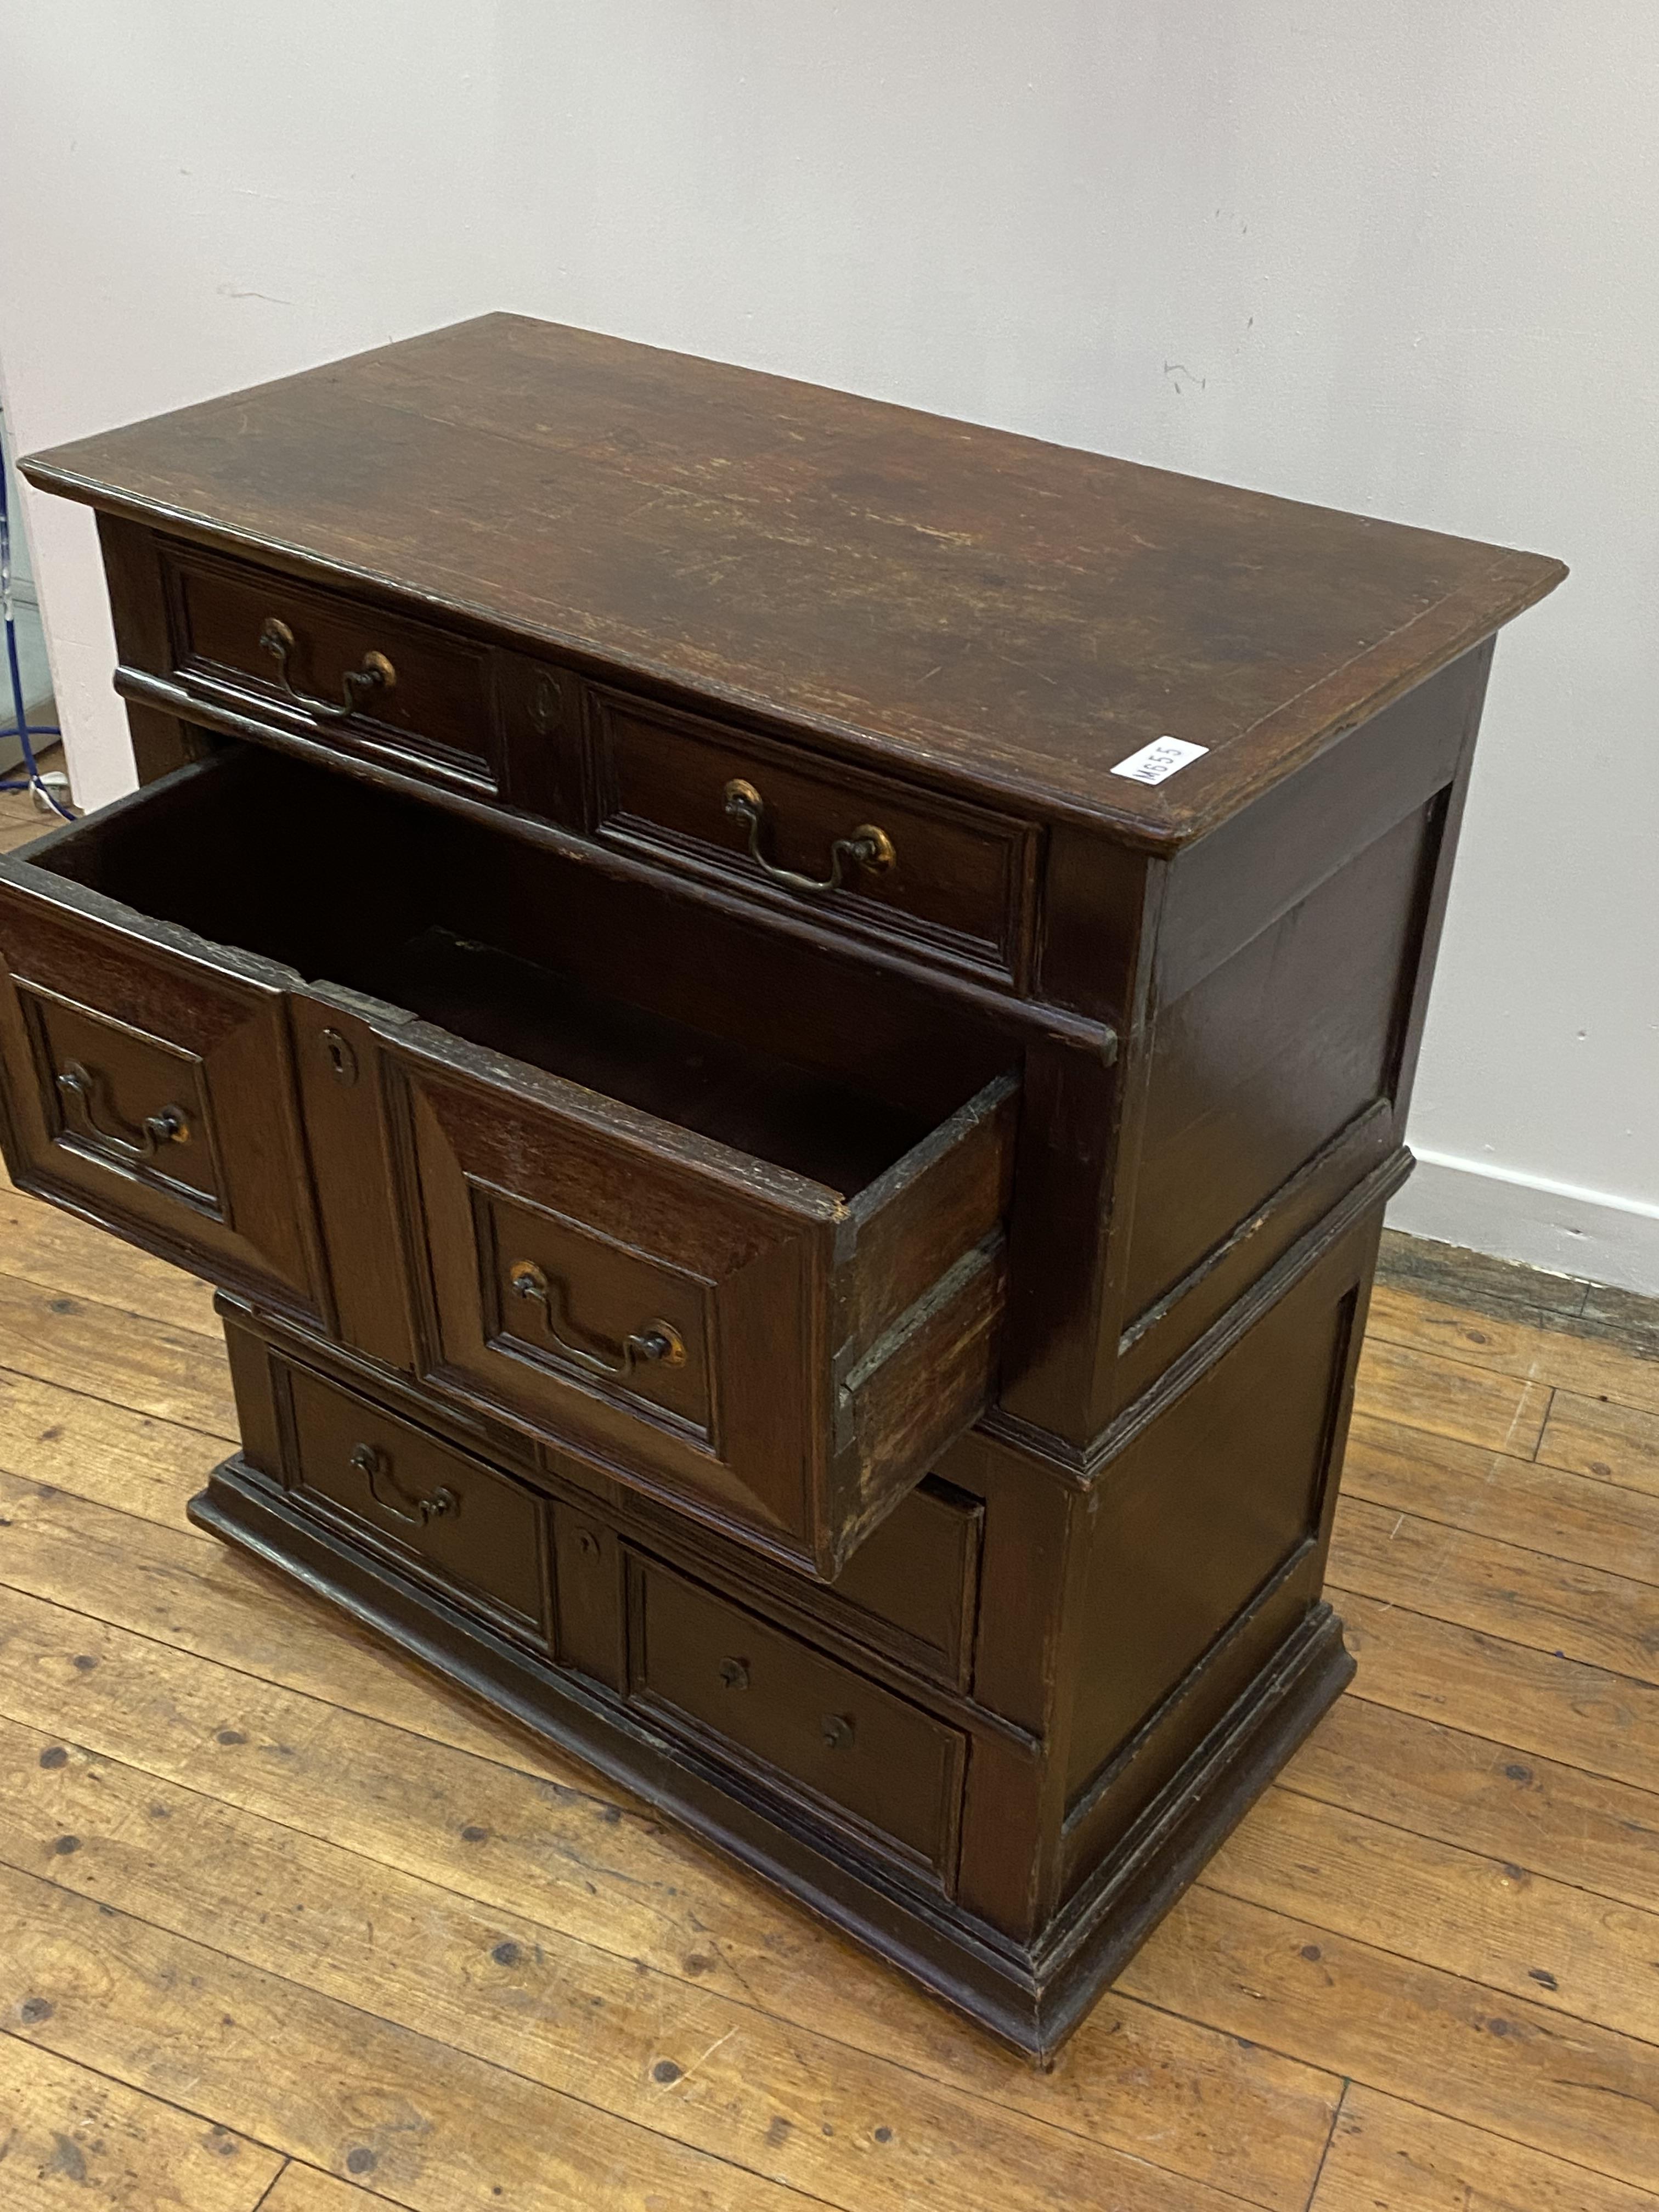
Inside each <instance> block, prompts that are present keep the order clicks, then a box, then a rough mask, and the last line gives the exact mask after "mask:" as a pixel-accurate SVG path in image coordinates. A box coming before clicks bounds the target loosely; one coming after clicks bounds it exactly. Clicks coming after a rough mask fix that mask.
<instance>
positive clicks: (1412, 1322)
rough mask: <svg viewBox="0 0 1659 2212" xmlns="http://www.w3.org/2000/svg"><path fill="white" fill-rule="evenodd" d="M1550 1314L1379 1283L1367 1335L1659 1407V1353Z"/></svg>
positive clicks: (1476, 1364)
mask: <svg viewBox="0 0 1659 2212" xmlns="http://www.w3.org/2000/svg"><path fill="white" fill-rule="evenodd" d="M1551 1320H1552V1316H1548V1315H1546V1314H1534V1315H1528V1316H1517V1317H1511V1316H1507V1315H1495V1314H1486V1313H1482V1314H1472V1313H1469V1312H1468V1311H1466V1310H1465V1309H1464V1308H1462V1307H1461V1306H1455V1305H1446V1304H1443V1303H1442V1302H1441V1301H1440V1300H1439V1299H1437V1298H1427V1297H1423V1296H1422V1295H1421V1294H1420V1293H1419V1292H1418V1291H1410V1290H1407V1289H1404V1288H1402V1287H1401V1285H1398V1284H1396V1283H1379V1284H1378V1285H1377V1286H1376V1292H1375V1295H1374V1296H1373V1297H1372V1300H1371V1310H1370V1322H1369V1323H1368V1333H1369V1334H1370V1337H1371V1338H1372V1339H1373V1340H1375V1341H1376V1342H1377V1343H1387V1344H1389V1345H1392V1346H1395V1348H1396V1350H1407V1351H1413V1352H1430V1353H1435V1354H1439V1355H1442V1356H1443V1357H1445V1358H1450V1359H1454V1360H1456V1361H1458V1362H1459V1363H1460V1364H1462V1365H1464V1366H1468V1367H1479V1368H1482V1369H1484V1370H1486V1371H1487V1372H1488V1373H1491V1374H1493V1375H1507V1376H1511V1377H1514V1378H1516V1379H1518V1380H1521V1381H1525V1382H1535V1381H1537V1380H1539V1379H1540V1378H1541V1377H1547V1379H1548V1381H1549V1382H1550V1383H1551V1384H1553V1386H1555V1387H1556V1388H1558V1389H1569V1390H1575V1391H1579V1392H1582V1393H1583V1394H1584V1395H1588V1396H1590V1397H1596V1396H1600V1395H1605V1396H1607V1397H1609V1398H1613V1399H1617V1400H1618V1401H1620V1403H1621V1404H1623V1405H1626V1406H1638V1407H1643V1408H1644V1409H1645V1410H1646V1411H1647V1412H1649V1413H1659V1359H1656V1358H1644V1356H1643V1355H1642V1354H1640V1353H1639V1352H1633V1351H1629V1350H1626V1349H1624V1348H1623V1347H1621V1346H1619V1345H1616V1344H1613V1343H1610V1342H1608V1341H1607V1340H1605V1339H1602V1338H1598V1337H1594V1336H1584V1335H1580V1334H1577V1333H1576V1332H1574V1331H1573V1330H1571V1329H1570V1328H1557V1327H1552V1326H1551Z"/></svg>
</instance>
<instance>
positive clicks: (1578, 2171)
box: [1309, 2083, 1659, 2212]
mask: <svg viewBox="0 0 1659 2212" xmlns="http://www.w3.org/2000/svg"><path fill="white" fill-rule="evenodd" d="M1656 2205H1659V2197H1652V2196H1650V2195H1649V2193H1648V2191H1646V2190H1644V2189H1632V2188H1631V2187H1629V2186H1628V2185H1626V2183H1624V2182H1622V2181H1609V2180H1608V2179H1607V2178H1606V2176H1605V2175H1602V2174H1598V2173H1590V2172H1587V2171H1586V2170H1585V2168H1584V2167H1583V2166H1570V2165H1568V2164H1567V2162H1566V2161H1565V2160H1563V2159H1558V2158H1551V2157H1548V2156H1547V2155H1546V2154H1544V2153H1542V2152H1541V2151H1535V2150H1523V2149H1522V2147H1521V2146H1520V2144H1518V2143H1514V2142H1507V2141H1505V2139H1504V2137H1503V2136H1494V2135H1489V2134H1487V2133H1486V2132H1485V2131H1484V2130H1481V2129H1478V2128H1471V2127H1466V2126H1465V2125H1464V2124H1462V2121H1459V2120H1449V2119H1447V2118H1446V2117H1445V2116H1444V2114H1443V2113H1440V2112H1425V2111H1424V2109H1423V2108H1422V2106H1420V2105H1408V2104H1405V2103H1402V2102H1401V2100H1400V2099H1399V2098H1398V2097H1385V2096H1383V2095H1381V2094H1379V2093H1378V2092H1377V2091H1376V2090H1375V2089H1366V2088H1363V2087H1360V2086H1359V2085H1358V2083H1355V2084H1353V2085H1352V2086H1351V2087H1350V2088H1349V2090H1348V2093H1347V2094H1346V2097H1344V2099H1343V2100H1342V2116H1341V2118H1340V2119H1339V2120H1338V2121H1337V2124H1336V2132H1335V2134H1334V2136H1332V2137H1331V2148H1330V2151H1329V2153H1328V2155H1327V2157H1326V2160H1325V2164H1324V2168H1323V2170H1322V2172H1321V2174H1320V2177H1319V2186H1318V2188H1317V2189H1316V2191H1315V2192H1314V2199H1313V2203H1312V2204H1311V2206H1310V2208H1309V2212H1653V2208H1654V2207H1655V2206H1656Z"/></svg>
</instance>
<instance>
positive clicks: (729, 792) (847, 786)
mask: <svg viewBox="0 0 1659 2212" xmlns="http://www.w3.org/2000/svg"><path fill="white" fill-rule="evenodd" d="M594 756H595V768H594V785H595V791H596V796H597V805H598V827H599V835H600V836H601V837H602V838H603V839H604V840H605V842H606V843H607V844H613V845H617V846H620V847H622V848H624V849H626V850H630V851H635V852H640V853H642V854H647V855H648V856H649V857H650V858H652V859H654V860H668V861H671V862H672V863H674V864H675V865H677V866H681V867H684V868H688V869H690V870H692V871H694V872H698V873H702V874H706V875H712V876H714V877H717V878H720V880H722V881H724V882H729V883H732V884H737V885H738V886H740V887H741V888H742V889H744V890H746V891H749V892H750V893H752V894H753V895H754V896H757V897H758V898H761V899H764V900H768V901H781V902H786V903H787V904H789V905H792V906H793V907H795V908H799V909H804V910H805V911H808V912H810V913H811V914H812V915H814V916H815V917H816V918H817V919H819V920H822V921H824V922H826V923H828V924H829V925H830V926H831V927H834V928H836V929H837V930H842V931H845V932H848V933H850V934H854V935H860V936H868V937H874V938H877V939H886V940H889V941H890V940H891V939H895V938H897V939H902V940H903V941H906V942H908V943H909V944H911V945H915V947H916V948H917V949H918V950H921V951H927V952H929V953H932V954H933V955H934V956H935V957H938V958H941V959H944V960H947V961H950V962H951V963H959V964H962V965H964V966H968V967H971V968H979V969H989V970H991V971H993V972H994V973H996V974H1000V975H1005V976H1007V977H1010V978H1016V979H1018V978H1022V977H1023V975H1024V964H1025V939H1026V935H1027V910H1028V908H1029V904H1030V872H1031V860H1032V852H1033V848H1034V844H1035V833H1034V832H1033V831H1032V830H1031V829H1030V827H1029V826H1028V825H1027V824H1025V823H1020V822H1015V821H1012V820H1010V819H1009V818H1008V817H1006V816H1003V815H998V814H994V813H992V812H990V811H988V810H987V809H985V808H983V807H975V806H971V805H967V804H965V803H964V802H963V801H962V800H960V799H949V798H946V797H944V796H942V795H941V794H939V793H932V792H924V791H921V790H919V789H916V788H915V787H911V786H907V785H905V784H902V783H899V782H896V781H892V780H891V779H890V778H887V777H883V776H873V775H868V774H867V773H863V772H860V771H859V770H856V769H849V768H847V767H846V766H844V765H843V764H842V763H840V762H838V761H831V760H826V759H823V758H815V757H813V756H812V755H811V753H808V752H806V751H805V750H802V749H800V748H799V747H797V746H791V745H784V744H777V743H775V742H774V741H772V740H770V739H768V738H763V737H760V736H758V735H757V734H756V733H755V732H750V731H745V730H741V729H738V728H734V727H732V726H727V725H726V724H723V723H719V722H714V721H712V720H708V719H707V718H705V717H702V716H697V715H691V714H680V713H678V712H676V711H674V710H673V709H671V708H664V707H657V706H654V705H653V704H651V703H650V702H647V701H644V700H640V699H633V698H629V697H627V696H624V695H623V694H621V693H616V692H598V693H596V694H595V695H594ZM861 841H862V842H861ZM861 856H862V857H861Z"/></svg>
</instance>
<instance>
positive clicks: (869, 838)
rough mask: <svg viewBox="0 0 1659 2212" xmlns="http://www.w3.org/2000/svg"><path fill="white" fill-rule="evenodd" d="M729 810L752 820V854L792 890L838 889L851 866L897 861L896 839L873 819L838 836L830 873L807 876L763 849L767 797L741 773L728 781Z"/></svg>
mask: <svg viewBox="0 0 1659 2212" xmlns="http://www.w3.org/2000/svg"><path fill="white" fill-rule="evenodd" d="M726 813H727V814H728V815H729V816H730V817H731V818H732V821H733V822H738V823H747V824H748V827H749V857H750V860H752V861H753V862H754V864H755V866H757V868H758V869H759V870H760V872H761V873H762V875H763V876H764V877H765V878H766V879H767V881H768V882H769V883H773V884H785V885H787V888H788V889H789V890H792V891H838V890H840V889H841V887H842V884H843V882H844V881H845V880H846V876H847V871H848V868H849V867H852V868H867V869H869V870H870V871H871V872H872V873H875V872H879V871H880V870H881V869H883V868H890V867H891V866H892V865H893V860H894V853H893V841H892V839H891V838H890V836H888V834H887V832H886V831H885V830H884V829H878V828H877V826H876V824H875V823H873V822H865V823H860V825H859V827H858V828H857V829H855V830H854V832H853V834H852V836H850V837H837V838H836V842H835V843H834V844H833V845H831V847H830V848H829V874H828V875H827V876H803V875H800V874H799V873H797V872H796V871H795V870H794V869H793V868H781V867H779V866H777V865H776V863H775V861H772V860H768V859H767V857H766V855H765V854H764V853H763V852H762V850H761V844H760V841H761V825H762V824H763V822H764V821H765V819H766V801H765V800H764V799H763V798H762V797H761V795H760V793H759V792H758V791H757V790H756V788H755V787H754V785H753V784H752V783H745V782H744V781H743V779H742V778H741V777H740V776H739V777H736V778H734V779H733V781H732V782H730V783H728V784H727V785H726Z"/></svg>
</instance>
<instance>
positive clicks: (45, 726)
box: [0, 467, 74, 822]
mask: <svg viewBox="0 0 1659 2212" xmlns="http://www.w3.org/2000/svg"><path fill="white" fill-rule="evenodd" d="M0 622H3V623H4V625H5V631H6V675H7V679H8V681H9V684H10V685H11V713H12V723H13V729H12V730H11V731H7V732H0V736H10V735H13V734H15V737H16V738H17V742H18V744H20V745H21V747H22V749H23V761H22V767H23V773H22V775H21V777H18V776H5V777H0V791H34V792H38V793H40V797H41V798H42V799H44V800H45V801H46V805H48V806H50V807H51V809H52V812H53V813H54V814H61V815H62V816H63V817H64V821H66V822H69V821H72V820H73V819H74V817H73V816H72V815H71V814H70V811H69V809H68V808H67V807H66V806H61V805H59V804H58V800H57V799H55V798H54V797H53V795H52V793H51V792H50V791H49V790H48V789H47V788H46V780H45V778H44V777H43V776H42V775H41V774H40V763H39V762H38V761H37V760H36V759H35V757H34V740H35V738H56V737H61V736H62V734H63V732H61V731H60V730H59V728H58V725H57V723H56V722H31V721H30V720H29V719H28V717H27V714H25V712H24V708H23V671H22V668H21V665H20V664H19V661H18V659H17V617H16V615H15V611H14V610H13V607H12V599H11V513H10V510H9V506H8V503H7V499H6V472H5V470H4V468H3V467H0Z"/></svg>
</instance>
